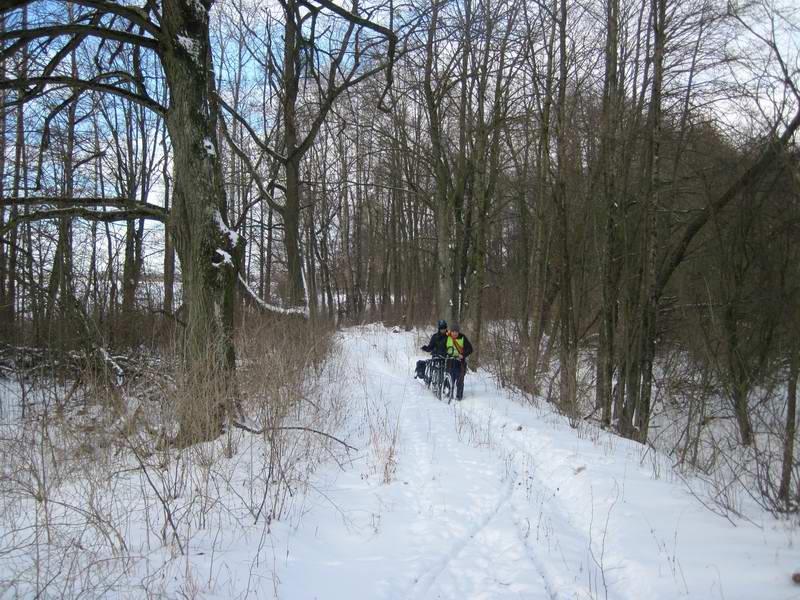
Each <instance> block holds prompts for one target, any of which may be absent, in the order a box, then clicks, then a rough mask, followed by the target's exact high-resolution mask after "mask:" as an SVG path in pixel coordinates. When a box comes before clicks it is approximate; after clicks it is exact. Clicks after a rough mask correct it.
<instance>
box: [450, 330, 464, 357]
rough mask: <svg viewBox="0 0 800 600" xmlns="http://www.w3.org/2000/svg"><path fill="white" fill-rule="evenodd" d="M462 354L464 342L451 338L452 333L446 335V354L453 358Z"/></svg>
mask: <svg viewBox="0 0 800 600" xmlns="http://www.w3.org/2000/svg"><path fill="white" fill-rule="evenodd" d="M463 355H464V342H463V341H462V342H461V343H459V342H458V340H457V339H455V340H454V339H453V336H452V335H448V336H447V356H452V357H453V358H455V357H458V356H463Z"/></svg>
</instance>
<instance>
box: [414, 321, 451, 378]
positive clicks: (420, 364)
mask: <svg viewBox="0 0 800 600" xmlns="http://www.w3.org/2000/svg"><path fill="white" fill-rule="evenodd" d="M436 327H437V331H436V333H434V334H433V335H432V336H431V341H430V342H428V345H427V346H422V350H424V351H425V352H430V353H431V355H432V356H433V357H434V358H436V357H440V356H447V321H445V320H444V319H439V322H438V323H437V324H436ZM426 362H427V361H424V360H419V361H417V369H416V373H415V375H414V379H425V363H426Z"/></svg>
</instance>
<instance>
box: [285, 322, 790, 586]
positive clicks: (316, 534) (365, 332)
mask: <svg viewBox="0 0 800 600" xmlns="http://www.w3.org/2000/svg"><path fill="white" fill-rule="evenodd" d="M342 346H343V349H344V351H345V354H346V356H345V358H346V363H347V364H348V365H350V367H351V368H352V369H353V374H352V377H353V382H352V384H351V385H350V386H349V388H348V389H349V390H350V393H351V398H350V403H351V407H352V410H353V411H354V414H359V413H360V412H362V411H363V413H364V414H365V415H366V416H364V417H363V418H361V419H360V423H359V427H358V428H357V429H356V430H354V431H352V432H350V437H349V438H348V439H351V440H355V439H359V440H360V442H361V443H360V444H356V445H359V446H360V447H361V451H360V452H359V453H358V455H357V456H353V458H352V461H351V462H350V463H349V464H346V465H345V467H344V469H335V468H330V469H325V470H322V471H321V472H320V473H318V476H317V477H316V481H317V485H316V488H315V490H314V491H312V492H311V493H309V494H308V496H307V498H306V502H307V506H306V507H304V516H303V519H302V520H301V521H300V524H299V526H298V527H289V526H288V525H285V524H282V525H279V526H278V527H277V528H276V529H275V530H274V538H275V539H273V544H274V546H273V548H274V550H275V555H276V559H275V565H274V568H275V570H276V576H277V585H276V592H277V595H278V596H279V597H281V598H292V599H294V598H309V599H310V598H326V599H327V598H330V599H339V598H341V599H345V598H347V599H352V598H369V599H372V598H387V599H388V598H392V599H406V598H418V599H428V598H430V599H433V598H459V599H464V598H486V599H489V598H529V599H534V600H536V599H572V598H575V599H583V598H611V599H619V600H637V599H650V598H664V599H673V598H682V597H685V598H698V599H712V598H724V599H728V600H730V599H735V598H741V599H757V598H763V599H772V598H775V599H784V598H785V599H788V598H800V593H798V588H796V587H793V586H792V584H791V583H790V582H789V578H788V574H789V573H790V572H791V571H792V570H793V569H794V568H796V567H797V564H796V563H797V562H798V558H799V557H800V553H798V552H797V551H796V549H794V548H792V544H793V542H794V541H796V540H793V536H792V534H791V533H789V532H787V531H786V530H785V529H784V528H783V527H782V526H779V525H777V524H775V523H774V522H773V521H771V520H769V519H764V520H763V522H762V523H761V527H756V526H755V525H753V524H750V523H746V522H741V523H737V525H738V526H737V527H733V526H732V525H731V524H730V523H729V522H728V521H727V520H725V519H723V518H721V517H718V516H716V515H714V514H712V513H711V512H710V511H708V510H707V509H706V508H704V507H702V505H700V504H699V503H698V502H697V500H695V499H694V498H692V496H691V495H690V494H689V493H688V492H687V491H685V488H684V487H683V486H682V485H681V484H680V483H679V482H676V481H675V480H674V478H673V477H672V476H671V474H670V471H669V467H668V463H667V462H666V461H664V460H662V459H661V458H660V457H658V456H657V455H653V454H652V453H649V454H647V455H646V456H645V458H644V460H643V459H642V450H641V447H640V446H637V445H635V444H632V443H629V442H627V441H624V440H620V439H618V438H614V437H612V436H608V435H607V434H605V433H603V432H599V431H596V430H593V429H589V428H584V429H582V430H575V429H573V428H570V427H569V425H568V424H567V423H566V421H565V420H564V419H562V418H561V417H558V416H556V415H554V414H553V413H552V412H550V410H549V409H547V408H546V407H545V408H541V409H536V408H533V407H531V406H528V405H525V404H523V403H522V402H520V401H515V400H514V399H513V398H511V397H509V395H508V394H506V393H505V392H504V391H503V390H500V389H498V388H497V386H496V385H495V384H494V383H493V382H492V380H491V379H490V378H489V377H488V376H487V375H485V374H480V373H479V374H477V375H476V374H470V375H469V376H468V377H467V383H466V394H465V400H464V401H463V402H462V403H454V404H453V405H447V404H445V403H443V402H439V401H437V400H435V399H434V398H433V396H432V394H431V393H430V392H429V391H428V390H427V389H425V387H424V386H423V385H422V384H421V383H420V382H417V381H414V380H413V378H412V372H413V363H414V361H415V360H416V359H417V358H419V357H421V352H419V351H417V350H416V343H415V339H414V336H413V335H411V334H406V333H396V334H395V333H391V332H390V330H387V329H384V328H382V327H377V326H376V327H365V328H360V329H355V330H351V331H349V332H347V333H346V334H345V339H344V342H343V344H342ZM354 421H359V419H354Z"/></svg>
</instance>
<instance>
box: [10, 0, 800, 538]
mask: <svg viewBox="0 0 800 600" xmlns="http://www.w3.org/2000/svg"><path fill="white" fill-rule="evenodd" d="M798 127H800V9H799V8H798V7H797V5H796V4H794V3H793V2H784V3H781V2H778V1H776V2H772V1H768V0H752V1H749V0H748V1H744V0H742V1H737V0H729V1H722V0H680V1H679V0H580V1H578V0H535V1H526V0H422V1H418V0H407V1H406V0H360V1H359V0H352V1H350V0H348V1H346V2H338V1H337V0H275V1H263V2H262V1H256V0H217V1H216V2H215V1H214V0H140V1H138V2H137V1H135V0H114V1H111V0H71V1H64V0H6V1H4V2H3V3H2V8H0V173H1V174H2V178H0V374H1V375H2V376H3V377H6V378H12V379H13V378H15V377H16V378H18V379H19V381H24V382H29V381H31V379H30V378H38V379H36V380H37V381H38V382H40V383H41V382H42V381H45V380H46V381H47V382H49V383H48V384H47V385H49V386H51V392H52V396H48V398H50V400H48V402H51V403H52V404H51V407H56V406H57V407H60V408H63V407H65V406H67V405H69V404H70V403H71V402H73V403H74V402H77V400H78V398H81V399H82V401H86V398H89V397H95V398H98V397H99V398H105V399H106V400H102V401H101V403H102V404H103V405H104V406H107V408H108V410H109V411H111V412H114V411H120V410H122V411H123V412H124V409H121V408H120V403H121V402H124V398H126V397H128V396H129V395H130V394H133V393H134V392H135V391H136V390H138V392H136V393H139V392H141V390H142V389H143V388H142V383H141V382H143V381H147V382H148V387H147V389H148V390H149V391H148V392H147V393H148V394H155V395H156V396H158V398H159V399H160V400H159V401H160V402H161V405H160V406H164V407H165V410H167V409H168V412H169V418H168V419H167V418H166V417H163V418H164V419H167V421H168V423H169V426H168V427H167V426H164V427H163V429H161V430H159V431H157V432H156V431H153V430H152V429H149V430H148V429H146V428H145V429H142V430H137V431H139V433H137V435H139V434H141V435H145V433H143V432H145V431H150V433H151V434H152V435H149V434H148V435H149V437H148V438H147V439H148V440H149V441H148V442H147V443H149V444H152V445H153V446H152V447H153V448H157V449H158V450H159V451H160V450H161V449H162V448H163V447H165V445H168V446H170V447H171V448H178V449H180V448H189V447H192V446H193V445H195V444H198V443H201V442H205V441H209V440H215V439H217V438H218V437H219V436H220V434H221V433H222V432H223V431H226V428H227V427H228V425H229V424H231V423H234V424H235V425H239V426H241V427H249V428H250V429H252V430H253V431H260V432H262V433H263V431H266V430H267V429H268V428H269V427H272V433H273V434H275V435H277V434H276V431H277V430H279V429H281V427H282V426H283V425H281V424H282V423H284V424H285V422H284V421H282V419H285V418H286V415H287V414H290V413H291V409H290V408H287V407H291V406H293V404H292V402H291V397H292V393H295V392H297V390H299V389H300V388H301V387H302V383H301V380H303V378H304V377H306V375H307V374H308V373H309V372H313V371H314V370H315V369H316V368H317V366H316V365H319V364H320V361H321V360H322V357H323V355H325V353H326V352H328V351H329V350H328V345H329V341H328V340H329V339H330V336H331V335H333V332H334V330H335V329H336V328H341V327H344V326H348V325H357V324H363V323H373V322H382V323H385V324H387V325H389V326H393V325H399V326H400V327H401V328H403V329H405V330H407V331H411V330H412V329H413V328H417V327H419V328H422V329H423V330H430V333H432V332H433V329H434V327H433V324H434V323H435V322H436V321H437V319H447V320H448V321H451V322H452V321H458V322H459V323H461V328H462V330H463V331H465V332H466V333H467V334H468V335H469V337H470V339H471V341H472V344H473V346H474V347H475V348H476V353H475V356H474V357H472V358H471V362H470V366H471V368H473V369H476V368H478V369H485V370H487V371H488V372H491V373H492V374H493V375H494V376H495V378H496V379H497V380H498V381H499V382H500V383H501V384H502V385H503V386H504V387H509V388H513V389H515V390H519V391H520V392H522V393H524V394H527V395H529V396H530V397H532V398H533V397H536V398H543V399H544V400H545V401H546V402H548V403H551V404H552V405H553V406H554V407H556V408H557V410H558V411H559V412H560V413H561V414H563V415H565V416H566V417H567V418H569V420H570V422H572V423H574V424H575V425H576V427H577V426H578V425H579V424H580V423H582V422H585V421H590V422H594V423H596V424H597V425H598V426H600V427H602V428H605V429H607V430H609V431H613V432H615V433H616V434H618V435H620V436H622V437H624V438H627V439H629V440H633V441H635V442H638V443H640V444H642V445H643V446H645V447H647V446H650V447H654V448H658V449H659V450H661V451H664V452H667V453H668V455H669V456H671V457H672V460H673V463H674V465H676V466H679V467H684V468H687V469H693V470H696V471H697V472H699V473H702V474H705V476H707V477H708V478H709V479H710V480H713V481H714V482H716V485H718V491H719V492H720V495H719V496H718V498H717V500H718V501H719V503H720V504H722V505H724V506H725V510H728V509H730V510H734V511H735V506H734V504H735V503H732V502H731V503H726V496H725V491H726V490H728V489H729V484H730V481H731V479H734V480H737V481H738V482H739V483H740V484H741V485H742V486H743V489H745V490H747V492H746V493H747V494H749V495H752V497H753V498H755V499H756V500H757V501H758V502H759V503H760V504H762V505H763V506H764V507H765V508H766V509H767V510H769V511H772V512H773V513H774V514H776V515H783V514H785V513H796V512H797V511H798V508H800V463H799V462H798V458H797V456H798V450H797V448H796V441H797V425H796V424H797V412H796V401H797V382H798V373H799V372H800V243H798V241H800V147H799V146H798V139H799V138H798V134H797V129H798ZM254 365H255V368H254ZM411 376H412V373H409V377H411ZM259 378H261V379H259ZM136 386H139V387H138V388H137V387H136ZM23 387H24V386H23ZM132 387H133V388H136V390H134V391H133V392H132V391H131V389H132ZM31 389H33V388H31ZM254 390H257V392H256V391H254ZM287 390H288V391H287ZM292 390H294V391H292ZM298 393H299V392H298ZM256 396H257V397H258V399H259V400H258V408H257V410H256V412H257V413H258V414H260V415H262V416H263V415H266V417H264V418H265V419H266V421H262V422H260V424H259V425H258V426H256V424H254V421H253V420H252V419H251V421H248V422H250V423H251V424H250V425H246V424H245V422H246V419H244V415H246V414H247V413H248V410H250V409H252V404H253V402H255V401H254V400H253V398H255V397H256ZM108 398H112V399H113V400H108ZM287 398H289V399H287ZM29 401H30V402H33V401H32V400H29ZM25 402H26V401H24V400H23V406H22V412H23V414H24V413H25V410H27V409H30V405H28V404H25ZM2 410H4V411H7V410H9V409H8V407H5V408H3V409H2ZM254 410H255V409H254ZM259 411H261V412H259ZM144 412H145V413H147V410H145V411H144ZM253 414H254V413H253ZM140 416H141V415H140ZM251 417H252V414H251ZM253 419H255V417H253ZM255 420H257V419H255ZM162 424H163V423H162ZM287 427H288V426H287ZM125 444H126V445H125V447H126V448H128V450H129V451H130V452H134V450H133V445H132V442H131V441H130V440H128V441H126V442H125ZM134 454H135V455H136V457H138V458H137V460H144V459H146V458H147V456H148V455H147V454H144V453H138V452H134ZM276 460H277V459H276ZM143 468H144V467H143ZM165 527H166V525H165Z"/></svg>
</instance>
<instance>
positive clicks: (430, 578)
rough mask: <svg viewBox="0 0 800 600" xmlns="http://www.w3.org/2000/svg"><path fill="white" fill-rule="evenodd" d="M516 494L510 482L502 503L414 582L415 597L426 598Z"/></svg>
mask: <svg viewBox="0 0 800 600" xmlns="http://www.w3.org/2000/svg"><path fill="white" fill-rule="evenodd" d="M513 492H514V482H513V481H512V482H510V483H509V484H508V485H507V486H506V490H505V492H504V493H503V496H502V497H501V498H500V501H499V502H498V503H497V505H496V506H495V507H494V509H493V510H492V511H491V512H490V513H489V514H488V515H486V516H485V517H484V518H483V520H482V521H481V522H480V523H479V524H478V525H477V526H476V527H473V529H472V530H471V531H470V532H469V533H468V534H467V535H466V536H465V537H463V538H461V539H459V540H458V541H457V542H455V544H453V545H452V546H451V548H450V551H449V552H448V553H447V554H446V555H445V556H444V557H443V558H441V559H440V560H439V561H437V562H436V563H434V564H433V565H432V566H431V567H430V568H429V569H427V570H426V571H424V572H423V573H422V574H421V575H419V576H418V577H417V578H416V579H415V581H414V586H413V588H414V589H417V588H418V591H417V593H416V594H415V597H424V596H425V594H427V593H428V591H430V589H431V588H432V587H433V586H434V585H435V583H436V580H437V579H438V578H439V576H440V575H441V574H442V573H443V572H444V570H445V569H447V567H448V565H449V564H450V563H451V562H452V561H453V560H454V559H456V558H458V556H459V555H460V554H461V552H462V551H463V550H464V549H465V548H466V547H467V546H468V545H469V544H471V543H473V542H474V541H475V538H476V537H477V536H478V534H479V533H480V532H481V531H483V530H484V529H485V528H486V527H487V526H488V525H489V523H491V522H492V520H493V519H494V518H495V517H496V516H497V515H498V513H499V512H500V509H501V508H503V506H505V505H507V504H508V501H509V500H510V499H511V494H512V493H513Z"/></svg>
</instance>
